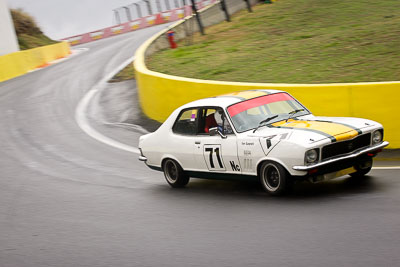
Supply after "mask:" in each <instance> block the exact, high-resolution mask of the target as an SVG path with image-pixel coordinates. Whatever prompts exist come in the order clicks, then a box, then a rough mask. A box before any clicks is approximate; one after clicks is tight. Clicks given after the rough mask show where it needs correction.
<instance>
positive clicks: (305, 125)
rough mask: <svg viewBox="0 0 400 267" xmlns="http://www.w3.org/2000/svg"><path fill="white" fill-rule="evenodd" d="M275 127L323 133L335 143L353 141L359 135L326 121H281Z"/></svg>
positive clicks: (352, 130) (351, 129)
mask: <svg viewBox="0 0 400 267" xmlns="http://www.w3.org/2000/svg"><path fill="white" fill-rule="evenodd" d="M271 125H272V126H274V127H281V128H297V129H304V130H310V131H315V132H320V133H323V134H324V135H326V136H328V137H330V138H331V139H332V140H333V141H344V140H348V139H352V138H354V137H356V136H357V135H358V133H359V132H358V131H357V130H355V129H353V128H351V127H349V126H347V125H343V124H339V123H334V122H324V121H302V120H293V119H291V120H288V121H287V122H286V121H279V122H276V123H273V124H271Z"/></svg>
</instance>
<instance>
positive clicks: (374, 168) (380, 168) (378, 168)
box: [372, 166, 400, 170]
mask: <svg viewBox="0 0 400 267" xmlns="http://www.w3.org/2000/svg"><path fill="white" fill-rule="evenodd" d="M372 169H373V170H400V166H388V167H372Z"/></svg>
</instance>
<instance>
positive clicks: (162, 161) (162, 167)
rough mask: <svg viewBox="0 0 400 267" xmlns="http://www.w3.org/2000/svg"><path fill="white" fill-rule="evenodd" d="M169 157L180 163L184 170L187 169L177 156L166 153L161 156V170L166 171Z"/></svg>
mask: <svg viewBox="0 0 400 267" xmlns="http://www.w3.org/2000/svg"><path fill="white" fill-rule="evenodd" d="M167 159H172V160H174V161H176V162H177V163H178V164H179V166H180V167H181V168H182V170H183V171H185V170H184V169H183V167H182V163H181V162H180V161H179V160H178V159H177V158H176V157H174V156H173V155H170V154H166V155H163V156H162V157H161V166H160V167H161V170H163V171H164V162H165V161H166V160H167Z"/></svg>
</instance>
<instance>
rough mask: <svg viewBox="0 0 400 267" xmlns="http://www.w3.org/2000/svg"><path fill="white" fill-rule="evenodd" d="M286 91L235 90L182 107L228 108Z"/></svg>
mask: <svg viewBox="0 0 400 267" xmlns="http://www.w3.org/2000/svg"><path fill="white" fill-rule="evenodd" d="M282 92H284V91H280V90H272V89H259V90H247V91H240V92H233V93H229V94H224V95H219V96H215V97H209V98H203V99H199V100H196V101H193V102H190V103H187V104H186V105H184V106H182V107H181V108H182V109H184V108H190V107H201V106H217V107H222V108H227V107H228V106H230V105H232V104H236V103H239V102H242V101H245V100H249V99H253V98H257V97H260V96H265V95H270V94H275V93H282Z"/></svg>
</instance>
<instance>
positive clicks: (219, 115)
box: [214, 110, 222, 126]
mask: <svg viewBox="0 0 400 267" xmlns="http://www.w3.org/2000/svg"><path fill="white" fill-rule="evenodd" d="M214 119H215V121H216V122H217V124H218V125H219V126H222V110H217V111H215V113H214Z"/></svg>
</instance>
